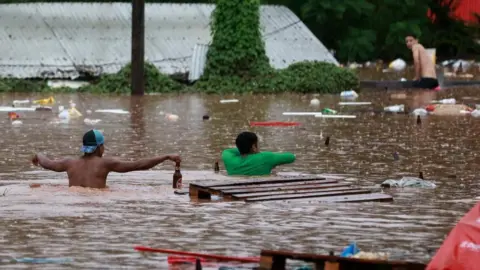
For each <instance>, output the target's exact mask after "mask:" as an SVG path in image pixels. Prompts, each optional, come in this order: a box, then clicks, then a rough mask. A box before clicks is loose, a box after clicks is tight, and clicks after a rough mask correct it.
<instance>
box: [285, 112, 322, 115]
mask: <svg viewBox="0 0 480 270" xmlns="http://www.w3.org/2000/svg"><path fill="white" fill-rule="evenodd" d="M317 114H321V112H284V113H283V115H302V116H304V115H317Z"/></svg>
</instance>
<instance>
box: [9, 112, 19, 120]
mask: <svg viewBox="0 0 480 270" xmlns="http://www.w3.org/2000/svg"><path fill="white" fill-rule="evenodd" d="M8 118H10V119H12V120H13V119H18V118H20V115H18V113H16V112H9V113H8Z"/></svg>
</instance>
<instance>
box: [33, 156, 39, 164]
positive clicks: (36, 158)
mask: <svg viewBox="0 0 480 270" xmlns="http://www.w3.org/2000/svg"><path fill="white" fill-rule="evenodd" d="M32 163H33V165H35V166H38V157H37V154H35V155H34V156H33V158H32Z"/></svg>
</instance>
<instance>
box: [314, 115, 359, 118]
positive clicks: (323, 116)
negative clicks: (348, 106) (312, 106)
mask: <svg viewBox="0 0 480 270" xmlns="http://www.w3.org/2000/svg"><path fill="white" fill-rule="evenodd" d="M315 117H317V118H357V116H356V115H340V114H316V115H315Z"/></svg>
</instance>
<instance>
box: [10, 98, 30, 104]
mask: <svg viewBox="0 0 480 270" xmlns="http://www.w3.org/2000/svg"><path fill="white" fill-rule="evenodd" d="M27 103H30V100H28V99H24V100H14V101H13V105H17V104H27Z"/></svg>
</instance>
